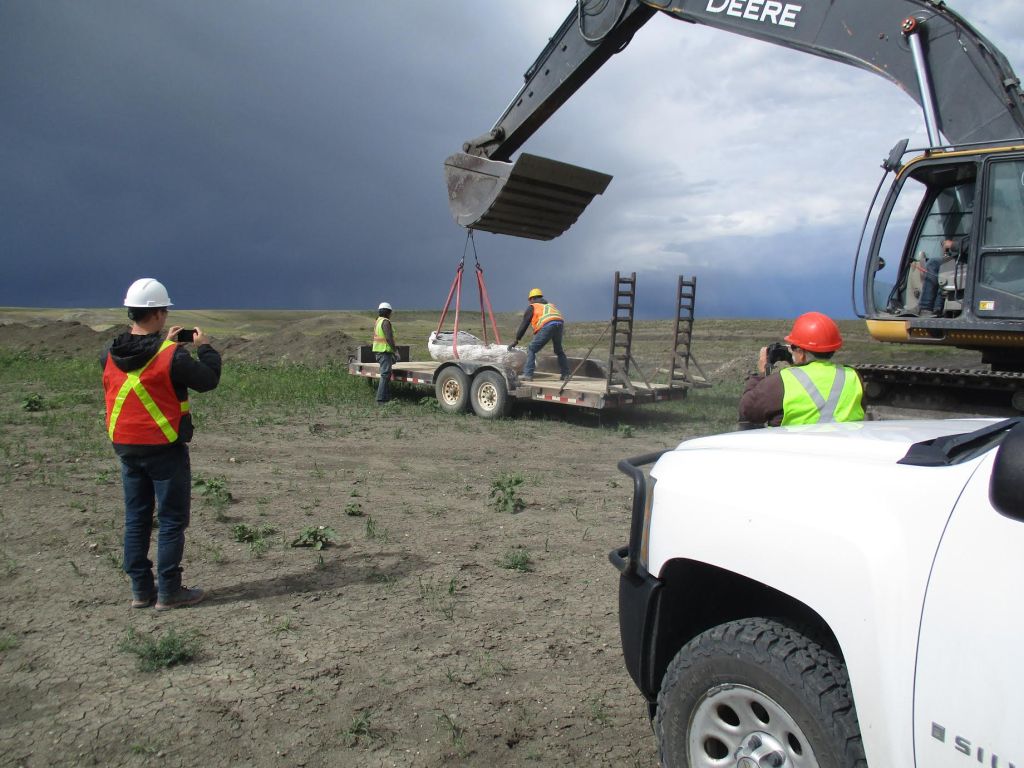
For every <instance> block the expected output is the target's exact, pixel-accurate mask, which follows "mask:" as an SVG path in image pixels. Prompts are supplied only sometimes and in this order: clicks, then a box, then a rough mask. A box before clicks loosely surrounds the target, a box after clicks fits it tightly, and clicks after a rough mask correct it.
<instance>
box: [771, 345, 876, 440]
mask: <svg viewBox="0 0 1024 768" xmlns="http://www.w3.org/2000/svg"><path fill="white" fill-rule="evenodd" d="M779 373H780V375H781V376H782V382H783V387H784V389H783V398H782V426H784V427H785V426H790V425H794V424H827V423H832V422H837V421H861V420H863V418H864V409H863V407H862V406H861V398H862V396H863V390H862V387H861V383H860V377H859V376H857V374H856V372H855V371H854V370H853V369H852V368H847V367H845V366H842V365H835V364H833V363H829V362H825V361H822V360H815V361H814V362H811V363H808V364H807V365H801V366H793V367H791V368H783V369H782V370H781V371H780V372H779ZM826 392H827V393H828V394H827V396H826V395H825V394H824V393H826Z"/></svg>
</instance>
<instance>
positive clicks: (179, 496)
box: [121, 444, 192, 597]
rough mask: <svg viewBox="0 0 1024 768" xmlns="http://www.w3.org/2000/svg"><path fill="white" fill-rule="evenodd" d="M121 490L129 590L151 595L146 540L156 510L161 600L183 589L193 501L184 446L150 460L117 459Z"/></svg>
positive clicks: (151, 563)
mask: <svg viewBox="0 0 1024 768" xmlns="http://www.w3.org/2000/svg"><path fill="white" fill-rule="evenodd" d="M121 482H122V484H123V486H124V572H125V573H127V574H128V576H129V577H131V580H132V592H133V593H135V594H136V595H139V596H145V595H152V594H153V586H154V585H153V562H152V561H151V560H150V559H149V539H150V535H151V534H152V531H153V512H154V510H156V511H157V515H158V518H159V530H158V532H157V549H156V561H157V576H158V581H157V585H158V587H159V590H158V591H159V594H160V595H161V596H162V597H170V596H171V595H173V594H174V593H175V592H177V591H178V589H179V588H180V587H181V558H182V555H183V554H184V552H185V529H186V528H188V524H189V519H190V512H191V502H192V467H191V464H190V462H189V457H188V446H187V445H184V444H182V445H174V446H170V447H168V448H167V450H164V451H160V452H159V453H155V454H152V455H148V456H121Z"/></svg>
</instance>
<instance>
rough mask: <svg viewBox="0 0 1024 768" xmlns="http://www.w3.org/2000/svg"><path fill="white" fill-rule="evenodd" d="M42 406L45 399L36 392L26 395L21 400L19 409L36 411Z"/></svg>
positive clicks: (30, 411)
mask: <svg viewBox="0 0 1024 768" xmlns="http://www.w3.org/2000/svg"><path fill="white" fill-rule="evenodd" d="M44 408H46V401H45V400H43V396H42V395H40V394H39V393H37V392H33V393H32V394H30V395H26V396H25V398H24V399H23V400H22V401H21V409H22V410H23V411H28V412H29V413H36V412H38V411H41V410H43V409H44Z"/></svg>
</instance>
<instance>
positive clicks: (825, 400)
mask: <svg viewBox="0 0 1024 768" xmlns="http://www.w3.org/2000/svg"><path fill="white" fill-rule="evenodd" d="M785 341H786V343H788V344H789V350H790V353H791V355H792V358H793V365H792V366H790V367H788V368H782V369H781V370H779V371H776V372H774V373H771V374H770V375H766V369H767V366H768V347H762V348H761V352H760V354H759V355H758V361H757V373H754V374H751V376H750V377H748V379H747V384H746V387H745V389H744V391H743V395H742V396H741V397H740V422H741V423H742V424H744V425H745V426H751V427H760V426H769V427H777V426H783V427H787V426H792V425H796V424H825V423H830V422H839V421H862V420H863V419H864V409H863V407H862V405H861V399H862V398H863V394H864V391H863V387H862V385H861V381H860V377H859V376H857V372H856V371H855V370H853V368H850V367H848V366H844V365H839V364H836V363H833V362H832V355H833V354H835V352H836V350H838V349H839V348H840V347H842V346H843V338H842V336H841V335H840V333H839V327H838V326H837V325H836V324H835V322H834V321H833V320H832V318H830V317H829V316H828V315H823V314H822V313H821V312H807V313H805V314H803V315H800V317H798V318H797V319H796V322H794V323H793V330H792V331H790V333H789V335H788V336H786V338H785Z"/></svg>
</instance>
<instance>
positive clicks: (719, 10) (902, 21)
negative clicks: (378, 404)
mask: <svg viewBox="0 0 1024 768" xmlns="http://www.w3.org/2000/svg"><path fill="white" fill-rule="evenodd" d="M657 13H662V14H665V15H668V16H670V17H672V18H674V19H678V20H680V21H683V22H687V23H690V24H702V25H705V26H708V27H713V28H716V29H720V30H723V31H725V32H732V33H734V34H738V35H743V36H745V37H750V38H755V39H758V40H762V41H764V42H768V43H774V44H776V45H780V46H784V47H786V48H791V49H795V50H798V51H803V52H805V53H809V54H813V55H815V56H820V57H823V58H827V59H832V60H834V61H837V62H841V63H845V64H849V65H852V66H855V67H858V68H861V69H864V70H867V71H869V72H873V73H875V74H877V75H880V76H881V77H883V78H885V79H887V80H889V81H891V82H892V83H894V84H895V85H897V86H898V87H899V88H901V89H902V90H903V91H905V92H906V93H907V94H908V95H909V96H910V97H911V98H913V99H914V100H915V101H916V102H917V103H918V104H919V105H920V107H921V109H922V113H923V116H924V122H925V128H926V131H927V137H928V146H926V147H921V148H909V147H908V144H909V141H908V140H903V141H900V142H898V143H897V144H896V145H895V146H894V147H893V149H892V150H891V151H890V153H889V154H888V156H887V157H886V158H885V160H884V161H883V163H882V168H883V170H884V173H883V176H882V179H881V180H880V182H879V184H878V188H877V189H876V190H875V195H874V197H873V199H872V200H871V203H870V205H869V208H868V213H867V215H866V217H865V219H864V229H863V230H862V233H861V238H860V242H859V243H858V245H857V248H856V253H855V255H854V267H853V278H852V280H853V284H852V285H851V298H852V299H853V305H854V312H855V313H856V314H857V316H858V317H860V318H862V319H864V320H865V321H866V323H867V327H868V331H869V333H870V334H871V336H872V337H874V338H875V339H878V340H880V341H884V342H894V343H901V344H918V345H932V346H946V347H955V348H960V349H966V350H974V351H978V352H980V353H981V365H972V366H968V367H966V368H958V369H948V368H926V367H917V366H894V365H858V366H857V368H858V371H859V373H860V374H861V377H862V379H864V384H865V392H866V394H867V396H868V398H869V399H874V401H876V402H880V403H883V404H897V405H901V404H902V405H912V406H915V407H925V408H938V409H942V410H948V409H955V408H957V407H958V406H960V405H963V404H965V403H973V404H974V405H975V406H976V410H978V409H982V410H984V407H989V408H991V409H993V410H995V411H997V412H1005V411H1011V412H1014V411H1022V410H1024V97H1022V92H1021V87H1020V81H1019V80H1018V78H1017V76H1016V75H1015V74H1014V71H1013V68H1012V67H1011V66H1010V63H1009V62H1008V61H1007V59H1006V57H1005V56H1004V55H1003V54H1002V53H1001V52H1000V51H999V50H998V49H997V48H996V47H995V46H994V45H993V44H992V43H991V42H989V41H988V40H987V39H986V38H985V37H984V36H982V35H981V34H980V33H979V32H978V31H977V30H976V29H974V28H973V27H972V26H971V25H970V24H969V23H968V22H967V21H966V20H965V19H964V18H963V17H961V16H960V15H958V14H957V13H956V12H954V11H953V9H951V8H950V7H949V6H947V5H946V3H945V2H944V1H943V0H795V1H794V0H577V2H576V5H575V7H574V8H573V9H572V10H571V11H570V13H569V14H568V16H567V17H566V19H565V21H563V22H562V24H561V26H560V27H559V28H558V30H557V31H556V32H555V34H554V36H553V37H552V38H551V39H550V40H549V42H548V44H547V45H546V46H545V48H544V49H543V50H542V51H541V53H540V55H539V56H538V57H537V59H536V61H535V62H534V63H533V64H532V65H531V66H530V68H529V69H528V70H527V71H526V74H525V75H524V83H523V86H522V88H521V89H520V90H519V92H518V93H517V94H516V95H515V97H514V98H513V99H512V101H511V103H510V104H509V106H508V107H507V109H506V110H505V112H504V113H503V114H502V115H501V116H500V117H499V118H498V120H497V122H495V124H494V126H493V127H492V128H491V130H489V131H488V132H487V133H485V134H483V135H481V136H478V137H477V138H474V139H470V140H468V141H466V142H465V143H464V144H463V146H462V151H461V152H457V153H455V154H453V155H452V156H450V157H449V158H447V160H445V179H446V183H447V186H448V200H449V207H450V209H451V213H452V216H453V218H454V219H455V221H456V222H457V223H458V224H460V225H461V226H463V227H467V228H469V229H477V230H482V231H487V232H494V233H499V234H506V235H512V236H517V237H526V238H532V239H538V240H550V239H552V238H555V237H558V236H559V235H561V234H562V233H563V232H565V231H566V230H567V229H568V228H569V227H571V226H572V225H573V224H574V223H575V222H576V221H577V219H578V218H579V216H580V215H581V214H582V213H583V211H584V210H585V209H586V207H587V205H589V203H590V202H591V201H592V200H593V198H594V197H595V196H596V195H599V194H603V193H604V192H605V190H606V189H607V187H608V184H609V182H610V181H611V177H610V176H608V175H607V174H603V173H599V172H596V171H593V170H589V169H586V168H581V167H578V166H574V165H569V164H566V163H561V162H558V161H555V160H551V159H548V158H543V157H539V156H536V155H531V154H528V153H521V154H520V155H519V156H518V157H517V158H516V159H515V160H514V161H513V160H512V156H513V154H514V153H515V152H516V151H517V150H518V149H519V148H520V147H521V146H522V145H523V144H524V143H525V142H526V141H527V139H528V138H529V137H530V136H531V135H532V134H533V133H534V132H535V131H536V130H537V129H538V128H539V127H540V126H541V125H543V123H544V122H545V121H546V120H547V119H548V118H549V117H550V116H551V115H552V114H554V112H555V111H556V110H557V109H558V108H559V107H560V106H561V105H562V104H563V103H565V101H566V100H567V99H568V98H569V97H570V96H571V95H572V94H573V93H575V92H576V90H577V89H579V88H580V87H581V86H582V85H583V84H584V83H585V82H586V81H587V79H588V78H589V77H590V76H591V75H593V74H594V73H595V72H596V71H597V70H598V69H599V68H600V67H601V66H602V65H603V64H604V63H605V62H606V61H608V60H609V59H610V58H611V57H612V56H613V55H615V54H616V53H619V52H621V51H623V50H625V48H626V47H627V46H628V44H629V42H630V41H631V40H632V38H633V36H634V35H635V34H636V33H637V32H638V31H639V30H640V29H641V28H642V27H643V26H644V24H646V23H647V22H648V21H649V20H650V19H651V18H653V17H654V16H655V14H657ZM887 182H888V187H887V189H888V191H887V192H886V193H885V194H884V195H883V194H881V193H882V191H883V189H884V188H886V183H887ZM908 210H912V211H913V215H912V217H910V218H908V217H907V211H908ZM872 224H873V226H871V225H872ZM869 226H871V228H872V232H871V234H870V236H867V232H868V229H869ZM858 295H859V296H860V302H859V303H858V301H857V297H858Z"/></svg>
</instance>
